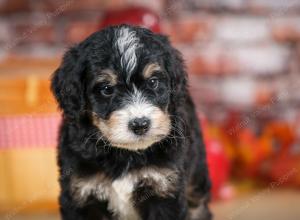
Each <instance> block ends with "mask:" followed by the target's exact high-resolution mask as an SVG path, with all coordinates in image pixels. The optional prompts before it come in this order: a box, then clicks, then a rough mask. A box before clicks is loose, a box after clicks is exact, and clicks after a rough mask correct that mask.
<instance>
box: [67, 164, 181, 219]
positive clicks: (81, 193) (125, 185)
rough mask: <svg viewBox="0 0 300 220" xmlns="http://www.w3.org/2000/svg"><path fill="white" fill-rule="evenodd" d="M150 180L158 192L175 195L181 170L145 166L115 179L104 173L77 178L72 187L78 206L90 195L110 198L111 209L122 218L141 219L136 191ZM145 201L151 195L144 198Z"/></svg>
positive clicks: (107, 199)
mask: <svg viewBox="0 0 300 220" xmlns="http://www.w3.org/2000/svg"><path fill="white" fill-rule="evenodd" d="M143 181H144V182H145V183H147V182H150V183H151V185H152V187H153V188H155V192H156V193H157V194H158V195H160V196H162V197H164V196H167V195H171V194H172V192H173V190H174V186H175V185H176V181H177V172H176V171H174V170H170V169H157V168H156V169H154V168H147V169H146V168H145V169H141V170H139V171H133V172H131V173H128V174H127V175H124V176H122V177H120V178H118V179H116V180H114V181H111V180H109V179H108V178H106V177H105V176H104V175H101V174H97V175H93V176H90V177H73V178H72V179H71V190H72V196H73V198H74V200H75V201H76V202H77V203H78V205H83V204H84V203H85V202H86V201H87V199H88V198H89V196H94V197H96V198H97V199H98V200H100V201H105V200H106V201H108V209H109V210H110V211H111V212H112V213H113V214H114V215H115V216H116V217H117V218H118V219H119V220H139V219H140V216H139V214H138V212H137V210H136V209H135V206H134V201H133V199H132V193H133V192H134V190H135V188H136V185H137V184H138V183H140V182H143ZM141 199H142V200H145V199H147V197H144V198H141Z"/></svg>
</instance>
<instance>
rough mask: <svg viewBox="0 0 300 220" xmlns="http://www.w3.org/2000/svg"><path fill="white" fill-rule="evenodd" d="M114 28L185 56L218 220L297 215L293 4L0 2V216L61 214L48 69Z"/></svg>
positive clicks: (297, 5) (297, 27)
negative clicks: (152, 37)
mask: <svg viewBox="0 0 300 220" xmlns="http://www.w3.org/2000/svg"><path fill="white" fill-rule="evenodd" d="M119 23H129V24H136V25H141V26H144V27H147V28H150V29H152V30H153V31H155V32H160V33H164V34H166V35H169V36H170V40H171V41H172V43H173V45H174V46H175V47H176V48H177V49H178V50H180V51H181V52H182V54H183V56H184V59H185V61H186V67H187V70H188V73H189V78H190V91H191V93H192V95H193V97H194V101H195V103H196V106H197V111H198V116H199V123H201V125H202V127H203V132H204V137H205V142H206V148H207V155H208V163H209V169H210V175H211V178H212V182H213V189H212V200H213V201H212V204H211V207H212V209H213V211H214V213H215V219H217V220H224V219H243V220H247V219H251V220H253V219H273V220H276V219H285V220H286V219H288V220H294V219H295V220H296V219H297V220H298V219H300V210H299V208H298V206H299V205H298V204H299V202H300V111H299V107H300V92H299V86H300V75H299V74H300V1H299V0H278V1H274V0H151V1H147V0H123V1H122V0H111V1H109V0H85V1H79V0H65V1H62V0H44V1H38V0H0V48H1V49H0V219H6V220H8V219H16V220H23V219H30V220H31V219H49V220H50V219H51V220H57V219H59V217H58V215H57V213H58V205H57V196H58V192H59V187H58V184H57V167H56V153H55V151H56V139H57V131H58V126H59V123H60V114H59V112H58V109H57V106H56V103H55V101H54V99H53V97H52V95H51V93H50V91H49V84H50V76H51V74H52V73H53V72H54V70H55V69H56V68H57V67H58V65H59V62H60V59H61V57H62V54H63V53H64V52H65V51H66V50H67V48H68V47H70V46H71V45H73V44H75V43H77V42H79V41H81V40H83V39H84V38H86V37H87V36H88V35H90V34H91V33H93V32H94V31H97V30H99V29H101V28H103V27H105V26H107V25H111V24H119Z"/></svg>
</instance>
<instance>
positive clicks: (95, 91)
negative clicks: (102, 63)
mask: <svg viewBox="0 0 300 220" xmlns="http://www.w3.org/2000/svg"><path fill="white" fill-rule="evenodd" d="M118 71H120V70H118V69H117V68H112V67H111V68H105V69H101V70H100V72H99V73H98V74H94V77H93V79H92V80H91V81H90V83H89V84H90V85H91V86H90V90H89V99H90V103H91V109H92V112H93V116H92V117H93V123H94V125H95V126H97V128H98V129H99V130H100V132H101V134H102V135H103V138H104V139H106V140H108V141H109V142H110V144H111V145H112V146H116V147H120V148H127V149H132V150H136V149H144V148H147V147H149V146H151V145H152V144H153V143H154V142H157V141H160V140H161V139H162V138H164V137H166V136H167V135H168V133H169V131H170V127H171V124H170V118H169V114H168V110H167V107H168V104H169V89H170V87H169V80H168V77H167V75H166V73H165V72H164V69H163V67H162V66H161V65H159V64H158V63H156V62H147V63H146V64H145V65H143V66H141V70H140V71H136V72H135V73H134V74H132V75H131V76H130V79H128V78H127V79H124V78H123V77H122V75H121V74H119V72H118Z"/></svg>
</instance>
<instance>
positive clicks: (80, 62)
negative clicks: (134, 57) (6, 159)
mask: <svg viewBox="0 0 300 220" xmlns="http://www.w3.org/2000/svg"><path fill="white" fill-rule="evenodd" d="M121 27H124V25H122V26H115V27H109V28H106V29H104V30H102V31H99V32H96V33H94V34H93V35H91V36H90V37H89V38H87V39H86V40H85V41H83V42H82V43H80V44H78V45H76V46H74V47H73V48H71V49H70V50H69V51H68V52H67V53H66V54H65V56H64V58H63V61H62V64H61V66H60V67H59V68H58V69H57V70H56V72H55V73H54V75H53V79H52V91H53V93H54V95H55V97H56V99H57V101H58V104H59V106H60V108H61V109H62V110H63V122H62V125H61V129H60V138H59V147H58V164H59V167H60V186H61V194H60V207H61V215H62V219H64V220H83V219H89V220H93V219H95V220H96V219H97V220H100V219H114V218H113V215H112V213H111V211H109V210H108V209H107V201H98V200H97V199H96V198H93V197H91V198H89V200H88V202H87V203H86V204H85V205H84V206H78V205H77V203H76V202H75V201H74V199H73V197H72V193H71V190H70V179H71V177H72V176H74V175H77V176H83V177H84V176H90V175H93V174H95V173H97V172H101V173H104V174H105V175H106V176H108V177H109V178H111V179H117V178H118V177H120V176H121V175H124V174H126V173H128V172H130V171H132V170H138V169H141V168H144V167H149V166H155V167H158V168H170V169H176V170H177V171H178V172H179V175H178V176H179V179H178V182H177V183H176V190H175V192H174V194H173V195H172V196H170V197H168V196H167V197H161V196H160V195H157V194H154V193H149V192H151V190H153V189H151V187H148V188H147V186H143V187H144V188H143V187H137V188H136V190H135V192H134V193H133V196H132V199H133V200H134V203H135V207H136V209H137V210H138V213H139V214H140V216H141V218H142V219H145V220H146V219H147V220H158V219H162V220H168V219H172V220H174V219H178V220H183V219H194V220H196V219H198V220H200V219H202V220H209V219H211V214H210V212H209V210H208V208H207V203H208V201H209V190H210V180H209V177H208V170H207V165H206V159H205V150H204V145H203V140H202V136H201V131H200V129H199V125H198V120H197V116H196V113H195V109H194V105H193V102H192V100H191V98H190V95H189V92H188V90H187V75H186V72H185V70H184V65H183V61H182V59H181V56H180V53H179V52H178V51H177V50H175V49H174V48H173V47H172V46H171V45H170V43H169V41H168V39H167V38H166V37H164V36H162V35H158V34H154V33H152V32H151V31H149V30H147V29H143V28H139V27H132V26H126V27H129V28H130V29H132V30H134V31H135V32H136V34H137V36H138V37H139V38H140V39H141V43H142V44H143V48H142V49H139V51H138V67H137V68H136V69H135V73H134V74H133V79H132V80H135V81H136V83H137V84H139V83H140V81H141V79H139V76H138V72H140V69H139V68H140V67H142V66H143V65H144V64H145V63H147V62H149V61H156V62H159V63H160V64H161V65H162V66H163V67H164V69H165V73H166V74H167V75H166V78H165V79H164V80H165V82H164V84H163V86H162V87H163V88H161V91H160V93H159V95H157V94H156V95H155V94H152V99H153V102H155V104H156V105H158V106H160V107H161V108H163V107H167V108H168V110H167V111H168V113H169V114H170V115H171V123H172V127H173V129H172V130H171V132H170V135H169V136H167V137H165V138H164V139H163V140H161V141H160V142H159V143H155V144H153V145H152V146H151V147H149V148H147V149H145V150H139V151H129V150H125V149H119V148H115V147H112V146H107V143H104V142H103V140H99V139H98V138H97V136H101V134H100V131H99V130H98V128H96V127H95V126H94V125H93V123H92V121H91V111H97V113H98V114H99V116H100V117H101V118H104V119H106V118H108V117H109V115H110V114H111V112H113V111H114V110H115V109H117V108H119V107H120V105H121V104H120V103H121V99H122V98H124V97H123V96H122V95H120V96H119V97H116V98H115V100H114V101H113V102H112V101H109V100H105V99H104V98H101V97H96V96H95V94H94V91H93V88H94V87H93V86H94V79H95V74H96V73H97V71H98V70H99V69H102V68H112V69H115V70H116V72H118V73H119V74H120V76H119V77H121V74H125V75H126V73H124V71H122V70H121V67H120V65H119V63H120V54H119V53H118V51H117V50H116V49H115V48H114V42H115V41H114V37H115V36H114V32H115V30H116V29H119V28H121ZM124 81H125V77H124ZM121 87H122V89H123V90H124V94H125V93H126V92H125V90H127V89H128V90H130V89H131V88H130V85H126V84H125V82H124V85H123V86H121ZM121 87H120V89H121ZM96 88H97V87H96ZM148 95H149V96H151V94H150V93H149V94H148ZM117 99H120V100H119V101H118V100H117ZM93 134H96V136H93ZM147 192H148V194H147ZM145 195H146V196H145ZM147 195H148V196H147ZM197 208H198V209H199V210H200V209H201V210H202V211H201V212H199V214H196V216H195V214H194V215H192V214H191V213H190V211H191V210H192V209H194V210H196V209H197ZM191 216H193V218H192V217H191Z"/></svg>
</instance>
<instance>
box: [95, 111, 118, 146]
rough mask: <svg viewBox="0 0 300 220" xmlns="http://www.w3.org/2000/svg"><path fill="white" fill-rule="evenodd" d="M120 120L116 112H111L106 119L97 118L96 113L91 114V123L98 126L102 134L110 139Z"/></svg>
mask: <svg viewBox="0 0 300 220" xmlns="http://www.w3.org/2000/svg"><path fill="white" fill-rule="evenodd" d="M119 123H120V120H119V118H118V116H117V115H116V114H114V113H113V114H112V115H111V117H110V118H109V119H108V120H104V119H102V118H99V117H98V116H97V115H96V113H94V114H93V124H94V125H95V126H96V127H98V128H99V130H100V131H101V132H102V134H103V135H104V136H105V137H106V138H107V139H108V140H110V139H111V138H112V137H113V134H112V133H113V131H114V129H115V128H117V126H118V125H119Z"/></svg>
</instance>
